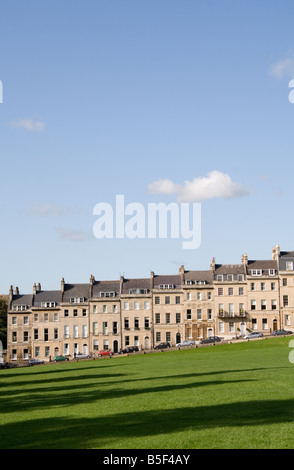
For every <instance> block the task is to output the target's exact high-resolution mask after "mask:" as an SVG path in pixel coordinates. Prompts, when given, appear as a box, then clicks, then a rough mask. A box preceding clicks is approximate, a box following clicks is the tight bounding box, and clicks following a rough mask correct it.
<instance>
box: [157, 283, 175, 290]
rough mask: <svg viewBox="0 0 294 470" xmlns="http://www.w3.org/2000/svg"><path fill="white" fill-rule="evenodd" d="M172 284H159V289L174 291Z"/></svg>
mask: <svg viewBox="0 0 294 470" xmlns="http://www.w3.org/2000/svg"><path fill="white" fill-rule="evenodd" d="M174 288H175V286H174V284H159V289H174Z"/></svg>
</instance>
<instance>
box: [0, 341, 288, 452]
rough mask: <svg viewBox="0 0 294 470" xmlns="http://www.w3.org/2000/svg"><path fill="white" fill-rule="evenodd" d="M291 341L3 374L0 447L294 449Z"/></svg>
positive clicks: (57, 366) (227, 346) (49, 367)
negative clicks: (290, 360)
mask: <svg viewBox="0 0 294 470" xmlns="http://www.w3.org/2000/svg"><path fill="white" fill-rule="evenodd" d="M291 338H292V337H288V338H287V337H286V338H272V339H263V340H255V341H254V340H253V341H250V342H243V343H241V342H240V343H236V344H227V345H216V346H209V347H203V348H193V349H188V350H181V351H166V352H164V353H161V352H158V353H152V354H144V355H136V356H128V357H118V358H112V359H109V358H105V359H100V360H95V361H93V360H90V361H83V362H81V361H80V362H78V363H74V362H69V363H62V364H51V365H46V366H35V367H33V368H29V367H27V368H19V369H10V370H1V371H0V396H1V400H0V407H1V415H0V416H1V421H0V448H2V449H5V448H6V449H9V448H10V449H11V448H17V449H37V448H39V449H40V448H41V449H52V448H56V449H72V448H76V449H78V448H80V449H201V448H202V449H203V448H204V449H210V448H217V449H218V448H225V449H233V448H237V449H242V448H251V449H252V448H271V449H274V448H283V449H286V448H291V449H292V448H293V447H294V364H292V363H290V362H289V353H290V351H291V349H290V348H289V342H290V339H291Z"/></svg>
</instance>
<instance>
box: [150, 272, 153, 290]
mask: <svg viewBox="0 0 294 470" xmlns="http://www.w3.org/2000/svg"><path fill="white" fill-rule="evenodd" d="M153 287H154V271H151V273H150V290H152V289H153Z"/></svg>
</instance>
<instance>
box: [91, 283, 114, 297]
mask: <svg viewBox="0 0 294 470" xmlns="http://www.w3.org/2000/svg"><path fill="white" fill-rule="evenodd" d="M101 292H115V293H116V296H119V293H120V282H119V281H96V282H95V283H94V285H93V297H100V293H101Z"/></svg>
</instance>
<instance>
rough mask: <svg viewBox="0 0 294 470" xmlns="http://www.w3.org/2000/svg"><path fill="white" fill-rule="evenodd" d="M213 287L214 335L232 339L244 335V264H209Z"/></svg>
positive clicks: (245, 316) (245, 310)
mask: <svg viewBox="0 0 294 470" xmlns="http://www.w3.org/2000/svg"><path fill="white" fill-rule="evenodd" d="M211 270H212V272H213V285H214V314H215V322H216V334H217V335H219V336H225V337H234V336H237V335H244V334H246V329H247V322H248V313H247V308H248V306H247V285H246V269H245V264H244V262H243V258H242V262H241V264H215V260H214V258H213V260H212V262H211Z"/></svg>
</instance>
